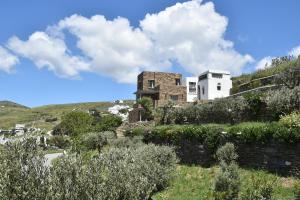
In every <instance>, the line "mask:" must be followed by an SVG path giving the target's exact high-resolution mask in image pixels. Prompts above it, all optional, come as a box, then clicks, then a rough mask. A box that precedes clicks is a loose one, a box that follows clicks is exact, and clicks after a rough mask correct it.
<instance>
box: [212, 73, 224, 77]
mask: <svg viewBox="0 0 300 200" xmlns="http://www.w3.org/2000/svg"><path fill="white" fill-rule="evenodd" d="M211 76H212V77H213V78H223V74H216V73H213V74H212V75H211Z"/></svg>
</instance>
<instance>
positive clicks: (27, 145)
mask: <svg viewBox="0 0 300 200" xmlns="http://www.w3.org/2000/svg"><path fill="white" fill-rule="evenodd" d="M45 163H46V161H45V158H44V155H43V154H42V152H41V151H39V149H38V145H37V144H36V141H35V140H34V139H29V140H24V141H17V142H15V143H8V144H6V145H5V146H4V148H3V149H2V151H1V152H0V199H10V200H20V199H24V200H25V199H36V200H44V199H47V194H48V188H49V170H48V168H47V167H45Z"/></svg>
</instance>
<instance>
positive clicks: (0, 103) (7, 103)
mask: <svg viewBox="0 0 300 200" xmlns="http://www.w3.org/2000/svg"><path fill="white" fill-rule="evenodd" d="M0 107H1V108H4V107H9V108H26V109H28V107H26V106H23V105H21V104H18V103H15V102H12V101H6V100H4V101H0Z"/></svg>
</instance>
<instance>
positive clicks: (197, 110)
mask: <svg viewBox="0 0 300 200" xmlns="http://www.w3.org/2000/svg"><path fill="white" fill-rule="evenodd" d="M247 109H248V105H247V102H246V100H245V99H244V98H243V97H235V98H221V99H216V100H214V101H213V102H211V103H206V104H201V105H193V106H187V107H185V108H179V109H176V110H175V111H173V112H172V113H174V114H173V115H172V116H175V119H172V122H173V121H174V122H175V123H176V124H183V123H189V124H202V123H237V122H240V121H243V120H245V116H246V111H247ZM169 121H170V120H169Z"/></svg>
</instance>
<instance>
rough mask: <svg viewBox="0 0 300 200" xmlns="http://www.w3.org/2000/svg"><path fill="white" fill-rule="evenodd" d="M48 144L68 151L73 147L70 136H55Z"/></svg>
mask: <svg viewBox="0 0 300 200" xmlns="http://www.w3.org/2000/svg"><path fill="white" fill-rule="evenodd" d="M47 143H48V145H50V146H55V147H58V148H61V149H66V148H68V147H69V146H70V145H71V140H70V138H69V137H68V136H63V135H54V136H52V137H50V138H49V139H48V140H47Z"/></svg>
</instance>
